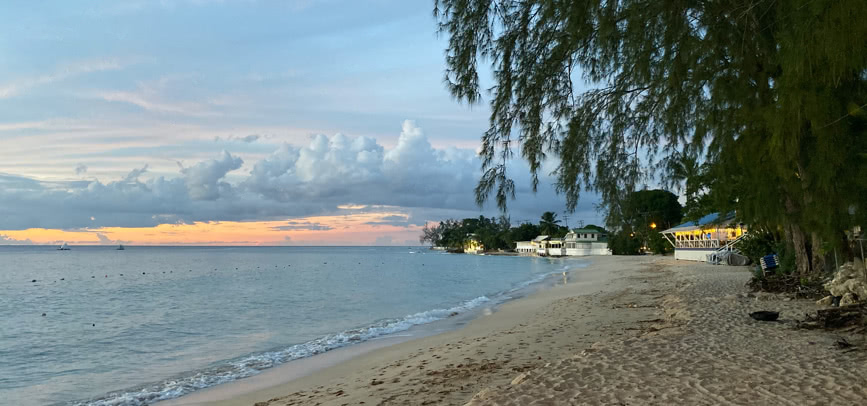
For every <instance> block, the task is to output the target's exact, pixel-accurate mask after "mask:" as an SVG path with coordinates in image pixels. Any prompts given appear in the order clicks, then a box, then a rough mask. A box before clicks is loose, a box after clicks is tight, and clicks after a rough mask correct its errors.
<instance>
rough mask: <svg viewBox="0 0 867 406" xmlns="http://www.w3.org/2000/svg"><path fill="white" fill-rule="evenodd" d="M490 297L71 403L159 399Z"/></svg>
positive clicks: (117, 404) (133, 405) (116, 404)
mask: <svg viewBox="0 0 867 406" xmlns="http://www.w3.org/2000/svg"><path fill="white" fill-rule="evenodd" d="M490 301H491V299H489V298H488V297H487V296H480V297H477V298H475V299H472V300H468V301H466V302H463V303H461V304H460V305H458V306H454V307H451V308H448V309H434V310H428V311H425V312H420V313H415V314H411V315H408V316H406V317H403V318H400V319H386V320H381V321H378V322H376V323H373V324H371V325H368V326H366V327H362V328H358V329H350V330H346V331H343V332H340V333H336V334H329V335H326V336H324V337H320V338H317V339H315V340H312V341H308V342H306V343H303V344H297V345H293V346H290V347H287V348H284V349H281V350H277V351H269V352H264V353H260V354H255V355H250V356H247V357H244V358H241V359H238V360H234V361H229V362H227V363H226V364H224V365H221V366H219V367H215V368H210V369H206V370H202V371H198V372H195V373H191V374H186V375H182V376H178V377H176V378H174V379H169V380H165V381H163V382H159V383H156V384H149V385H144V386H141V387H137V388H134V389H131V390H126V391H118V392H112V393H109V394H107V395H105V396H103V397H101V398H98V399H90V400H83V401H78V402H73V403H72V404H73V405H75V406H140V405H141V406H143V405H148V404H151V403H155V402H158V401H162V400H168V399H174V398H177V397H180V396H183V395H186V394H188V393H190V392H193V391H196V390H199V389H204V388H209V387H211V386H215V385H219V384H222V383H227V382H231V381H234V380H237V379H241V378H246V377H249V376H252V375H256V374H258V373H259V372H261V371H262V370H265V369H268V368H271V367H273V366H277V365H280V364H283V363H286V362H289V361H292V360H296V359H300V358H305V357H310V356H313V355H316V354H321V353H323V352H326V351H330V350H333V349H336V348H340V347H344V346H347V345H350V344H356V343H360V342H363V341H368V340H372V339H375V338H378V337H382V336H385V335H390V334H394V333H397V332H401V331H406V330H409V329H410V328H411V327H413V326H417V325H420V324H427V323H431V322H434V321H437V320H442V319H445V318H447V317H450V316H452V315H453V314H454V313H463V312H466V311H469V310H472V309H474V308H476V307H478V306H480V305H482V304H484V303H486V302H490Z"/></svg>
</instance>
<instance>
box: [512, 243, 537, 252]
mask: <svg viewBox="0 0 867 406" xmlns="http://www.w3.org/2000/svg"><path fill="white" fill-rule="evenodd" d="M515 251H516V252H517V253H518V255H536V244H534V243H532V242H530V241H518V242H517V244H516V246H515Z"/></svg>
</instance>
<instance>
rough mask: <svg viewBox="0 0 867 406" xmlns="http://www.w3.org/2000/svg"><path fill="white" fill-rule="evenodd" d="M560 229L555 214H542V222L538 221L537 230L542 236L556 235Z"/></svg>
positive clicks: (547, 212) (549, 212)
mask: <svg viewBox="0 0 867 406" xmlns="http://www.w3.org/2000/svg"><path fill="white" fill-rule="evenodd" d="M559 229H560V220H558V219H557V213H554V212H553V211H546V212H544V213H542V220H541V221H539V230H540V231H541V232H542V234H546V235H552V234H556V233H557V231H558V230H559Z"/></svg>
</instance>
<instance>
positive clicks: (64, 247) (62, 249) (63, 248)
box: [57, 243, 71, 251]
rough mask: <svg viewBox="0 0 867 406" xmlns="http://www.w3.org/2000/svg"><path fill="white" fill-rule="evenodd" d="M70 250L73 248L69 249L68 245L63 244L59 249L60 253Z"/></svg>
mask: <svg viewBox="0 0 867 406" xmlns="http://www.w3.org/2000/svg"><path fill="white" fill-rule="evenodd" d="M70 249H71V248H69V245H66V243H63V244H60V248H58V249H57V250H58V251H69V250H70Z"/></svg>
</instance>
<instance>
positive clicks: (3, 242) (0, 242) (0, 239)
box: [0, 234, 33, 245]
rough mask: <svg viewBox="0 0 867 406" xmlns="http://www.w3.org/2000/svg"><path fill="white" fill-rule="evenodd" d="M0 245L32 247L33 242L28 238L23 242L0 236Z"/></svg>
mask: <svg viewBox="0 0 867 406" xmlns="http://www.w3.org/2000/svg"><path fill="white" fill-rule="evenodd" d="M0 245H33V241H30V239H29V238H27V239H24V240H16V239H14V238H12V237H9V236H6V235H4V234H0Z"/></svg>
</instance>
